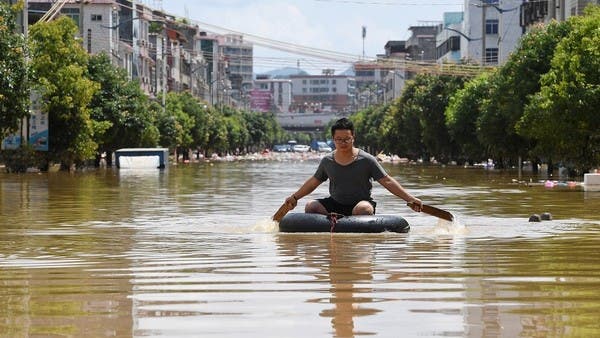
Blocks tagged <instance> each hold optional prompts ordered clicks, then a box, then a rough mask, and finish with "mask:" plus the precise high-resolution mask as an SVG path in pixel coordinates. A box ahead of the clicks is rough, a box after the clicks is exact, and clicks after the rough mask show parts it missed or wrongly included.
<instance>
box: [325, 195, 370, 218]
mask: <svg viewBox="0 0 600 338" xmlns="http://www.w3.org/2000/svg"><path fill="white" fill-rule="evenodd" d="M317 201H318V202H319V203H321V205H323V206H324V207H325V209H326V210H327V212H329V213H331V212H335V213H337V214H342V215H345V216H350V215H352V209H354V207H355V206H356V205H346V204H341V203H338V202H336V201H335V200H334V199H333V198H331V197H327V198H319V199H317ZM367 202H369V203H371V205H372V206H373V214H375V208H376V207H377V203H376V202H375V201H373V200H372V199H371V200H367Z"/></svg>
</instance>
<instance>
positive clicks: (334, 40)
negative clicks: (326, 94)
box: [162, 0, 464, 73]
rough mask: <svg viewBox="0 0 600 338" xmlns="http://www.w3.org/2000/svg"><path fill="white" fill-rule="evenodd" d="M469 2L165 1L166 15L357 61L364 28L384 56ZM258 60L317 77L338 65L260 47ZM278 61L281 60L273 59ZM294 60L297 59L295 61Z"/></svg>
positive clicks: (368, 46)
mask: <svg viewBox="0 0 600 338" xmlns="http://www.w3.org/2000/svg"><path fill="white" fill-rule="evenodd" d="M463 4H464V1H463V0H454V1H453V0H424V1H419V0H219V1H212V0H210V1H189V0H163V1H162V7H163V9H164V10H165V11H166V12H168V13H171V14H175V15H177V16H183V17H187V18H189V19H190V20H192V21H194V22H200V23H208V24H211V25H215V26H219V27H223V28H227V29H230V30H234V31H239V32H244V33H249V34H253V35H256V36H259V37H263V38H269V39H273V40H278V41H284V42H289V43H293V44H298V45H302V46H310V47H316V48H319V49H325V50H331V51H335V52H342V53H348V54H353V55H356V56H357V57H360V56H361V55H362V50H363V40H362V36H361V29H362V26H366V27H367V36H366V38H365V41H364V43H365V55H366V56H367V57H375V56H376V55H377V54H381V53H383V52H384V50H383V47H384V45H385V43H386V42H387V41H388V40H405V39H407V38H408V37H409V36H410V34H409V31H408V28H409V27H410V26H414V25H420V24H423V22H427V21H441V20H442V16H443V13H444V12H452V11H462V9H463ZM200 26H201V27H202V25H200ZM254 56H255V68H257V69H258V70H267V69H272V68H279V66H291V65H292V64H293V65H294V66H295V64H296V63H297V62H300V67H301V68H303V69H305V68H309V69H307V70H308V71H309V72H311V73H313V72H315V71H316V69H318V68H326V67H330V66H331V67H336V66H335V65H333V64H332V63H331V62H329V61H318V60H311V59H310V58H306V57H304V56H299V55H295V54H289V53H283V52H279V51H276V50H273V49H268V48H264V47H259V46H255V51H254ZM272 57H274V58H278V60H280V61H273V60H269V58H272ZM294 59H297V61H296V62H292V61H293V60H294ZM286 63H289V64H286ZM336 68H337V67H336ZM311 70H313V71H311Z"/></svg>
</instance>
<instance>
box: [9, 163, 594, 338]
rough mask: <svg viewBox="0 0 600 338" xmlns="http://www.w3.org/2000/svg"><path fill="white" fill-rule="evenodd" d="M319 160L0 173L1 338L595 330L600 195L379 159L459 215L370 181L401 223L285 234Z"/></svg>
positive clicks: (576, 333) (381, 208) (507, 175)
mask: <svg viewBox="0 0 600 338" xmlns="http://www.w3.org/2000/svg"><path fill="white" fill-rule="evenodd" d="M316 166H317V162H316V161H263V162H260V161H254V162H250V161H248V162H231V163H214V164H208V163H199V164H191V165H179V166H171V167H170V168H169V169H168V170H165V171H160V172H159V171H141V172H140V171H138V172H127V171H118V170H116V169H115V170H111V169H109V170H99V171H91V172H86V173H76V174H69V173H56V174H27V175H14V174H11V175H8V174H4V173H2V174H0V201H1V202H2V203H1V206H0V215H1V218H0V285H1V286H2V287H1V288H0V313H1V317H2V320H1V321H0V336H1V337H129V336H135V337H185V336H187V337H199V336H201V337H359V336H380V337H400V336H402V337H415V336H419V337H439V336H443V337H517V336H524V337H532V336H535V337H537V336H539V337H546V336H551V337H556V336H561V337H563V336H566V337H569V336H573V337H582V336H586V337H590V336H598V335H600V322H599V321H598V320H597V313H598V312H599V311H600V296H599V295H598V291H597V290H598V289H599V288H600V251H599V250H598V247H599V246H600V231H599V230H600V211H599V210H600V192H589V191H584V189H583V188H582V187H581V186H577V187H567V186H566V185H565V186H562V185H561V186H557V187H554V188H545V187H544V186H543V184H539V180H540V179H541V178H539V177H529V176H527V175H525V177H524V178H523V180H524V181H525V182H529V181H530V178H531V182H532V184H524V183H517V182H514V179H516V178H517V173H516V172H514V173H513V172H500V171H494V170H484V169H465V168H460V167H422V166H409V165H391V164H390V165H388V164H386V165H384V167H385V168H386V170H388V172H389V173H390V174H392V175H393V176H394V177H395V178H396V179H398V180H399V181H400V182H401V183H402V184H403V185H404V186H405V188H407V189H408V190H409V191H410V192H411V193H413V194H414V195H416V196H418V197H420V198H422V199H423V200H424V202H425V203H427V204H431V205H433V206H437V207H440V208H442V209H445V210H448V211H451V212H452V213H453V214H454V215H455V216H456V217H457V219H458V222H456V223H454V224H450V223H446V222H442V221H438V220H437V219H435V218H433V217H431V216H428V215H425V214H417V213H414V212H412V211H411V210H410V209H409V208H408V207H406V206H405V205H404V203H402V202H403V201H401V200H399V199H397V198H395V197H393V196H391V195H390V194H389V193H388V192H387V191H386V190H385V189H384V188H382V187H381V186H379V185H378V184H377V183H375V184H374V186H375V188H374V198H375V200H377V201H378V208H377V209H378V213H381V214H398V215H401V216H403V217H405V218H406V219H407V220H408V222H409V223H410V224H411V231H410V232H409V233H407V234H396V233H384V234H370V235H356V234H334V235H330V234H328V233H325V234H283V233H278V232H277V228H276V227H275V224H274V223H273V222H270V221H269V219H270V216H271V215H272V214H273V213H274V212H275V211H276V210H277V208H278V207H279V206H280V205H281V203H282V202H283V200H284V198H285V197H286V196H288V195H289V194H291V193H293V192H294V191H295V190H296V189H297V187H299V186H300V185H301V184H302V182H304V181H305V180H306V178H308V176H309V175H311V174H312V173H313V172H314V170H315V169H316ZM326 194H327V185H326V184H324V185H322V186H321V187H319V188H318V189H317V191H315V192H314V193H313V194H312V195H311V196H312V197H319V196H323V195H326ZM305 202H306V199H303V200H301V201H300V202H299V207H298V208H296V210H295V211H296V212H298V211H301V210H302V208H303V206H304V203H305ZM543 212H550V213H551V214H552V216H553V218H554V219H553V220H552V221H543V222H540V223H530V222H528V218H529V216H530V215H531V214H534V213H537V214H541V213H543Z"/></svg>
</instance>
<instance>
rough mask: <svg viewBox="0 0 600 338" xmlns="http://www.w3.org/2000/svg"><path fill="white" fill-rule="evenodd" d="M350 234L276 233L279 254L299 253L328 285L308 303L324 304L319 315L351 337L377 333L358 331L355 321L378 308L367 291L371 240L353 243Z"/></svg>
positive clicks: (335, 333) (336, 331)
mask: <svg viewBox="0 0 600 338" xmlns="http://www.w3.org/2000/svg"><path fill="white" fill-rule="evenodd" d="M356 239H357V236H355V235H354V236H353V235H335V236H329V235H298V234H282V235H279V236H277V244H278V249H279V250H280V251H281V255H284V256H294V257H299V261H301V262H303V264H305V265H306V267H309V268H314V269H315V271H316V272H315V273H314V276H315V278H316V279H317V280H318V281H320V282H322V283H325V284H327V285H330V287H329V288H328V290H327V292H326V293H327V295H324V296H323V297H319V298H311V299H308V300H307V302H309V303H318V304H327V305H328V306H327V308H325V309H323V310H321V311H320V312H319V316H321V317H325V318H331V326H332V333H333V336H335V337H353V336H354V335H355V334H360V335H365V334H376V332H367V331H360V330H359V329H358V328H357V327H356V325H355V323H354V321H355V318H357V317H360V316H369V315H374V314H376V313H377V312H379V311H381V310H378V309H376V308H374V307H373V303H374V302H376V300H374V299H373V298H372V297H370V296H369V295H370V293H371V291H372V289H371V286H370V284H371V283H372V280H373V258H374V254H375V252H374V245H375V244H374V243H371V242H369V241H361V243H360V244H358V245H357V243H356Z"/></svg>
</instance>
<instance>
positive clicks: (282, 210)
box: [273, 202, 291, 222]
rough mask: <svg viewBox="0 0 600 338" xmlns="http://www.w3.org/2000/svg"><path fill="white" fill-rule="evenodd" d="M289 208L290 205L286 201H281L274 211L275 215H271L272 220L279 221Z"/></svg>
mask: <svg viewBox="0 0 600 338" xmlns="http://www.w3.org/2000/svg"><path fill="white" fill-rule="evenodd" d="M290 210H291V208H290V206H289V205H288V204H287V203H285V202H284V203H283V204H282V205H281V206H280V207H279V209H277V212H275V215H273V220H274V221H276V222H279V221H281V219H282V218H283V216H285V215H286V214H287V213H288V212H289V211H290Z"/></svg>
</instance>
